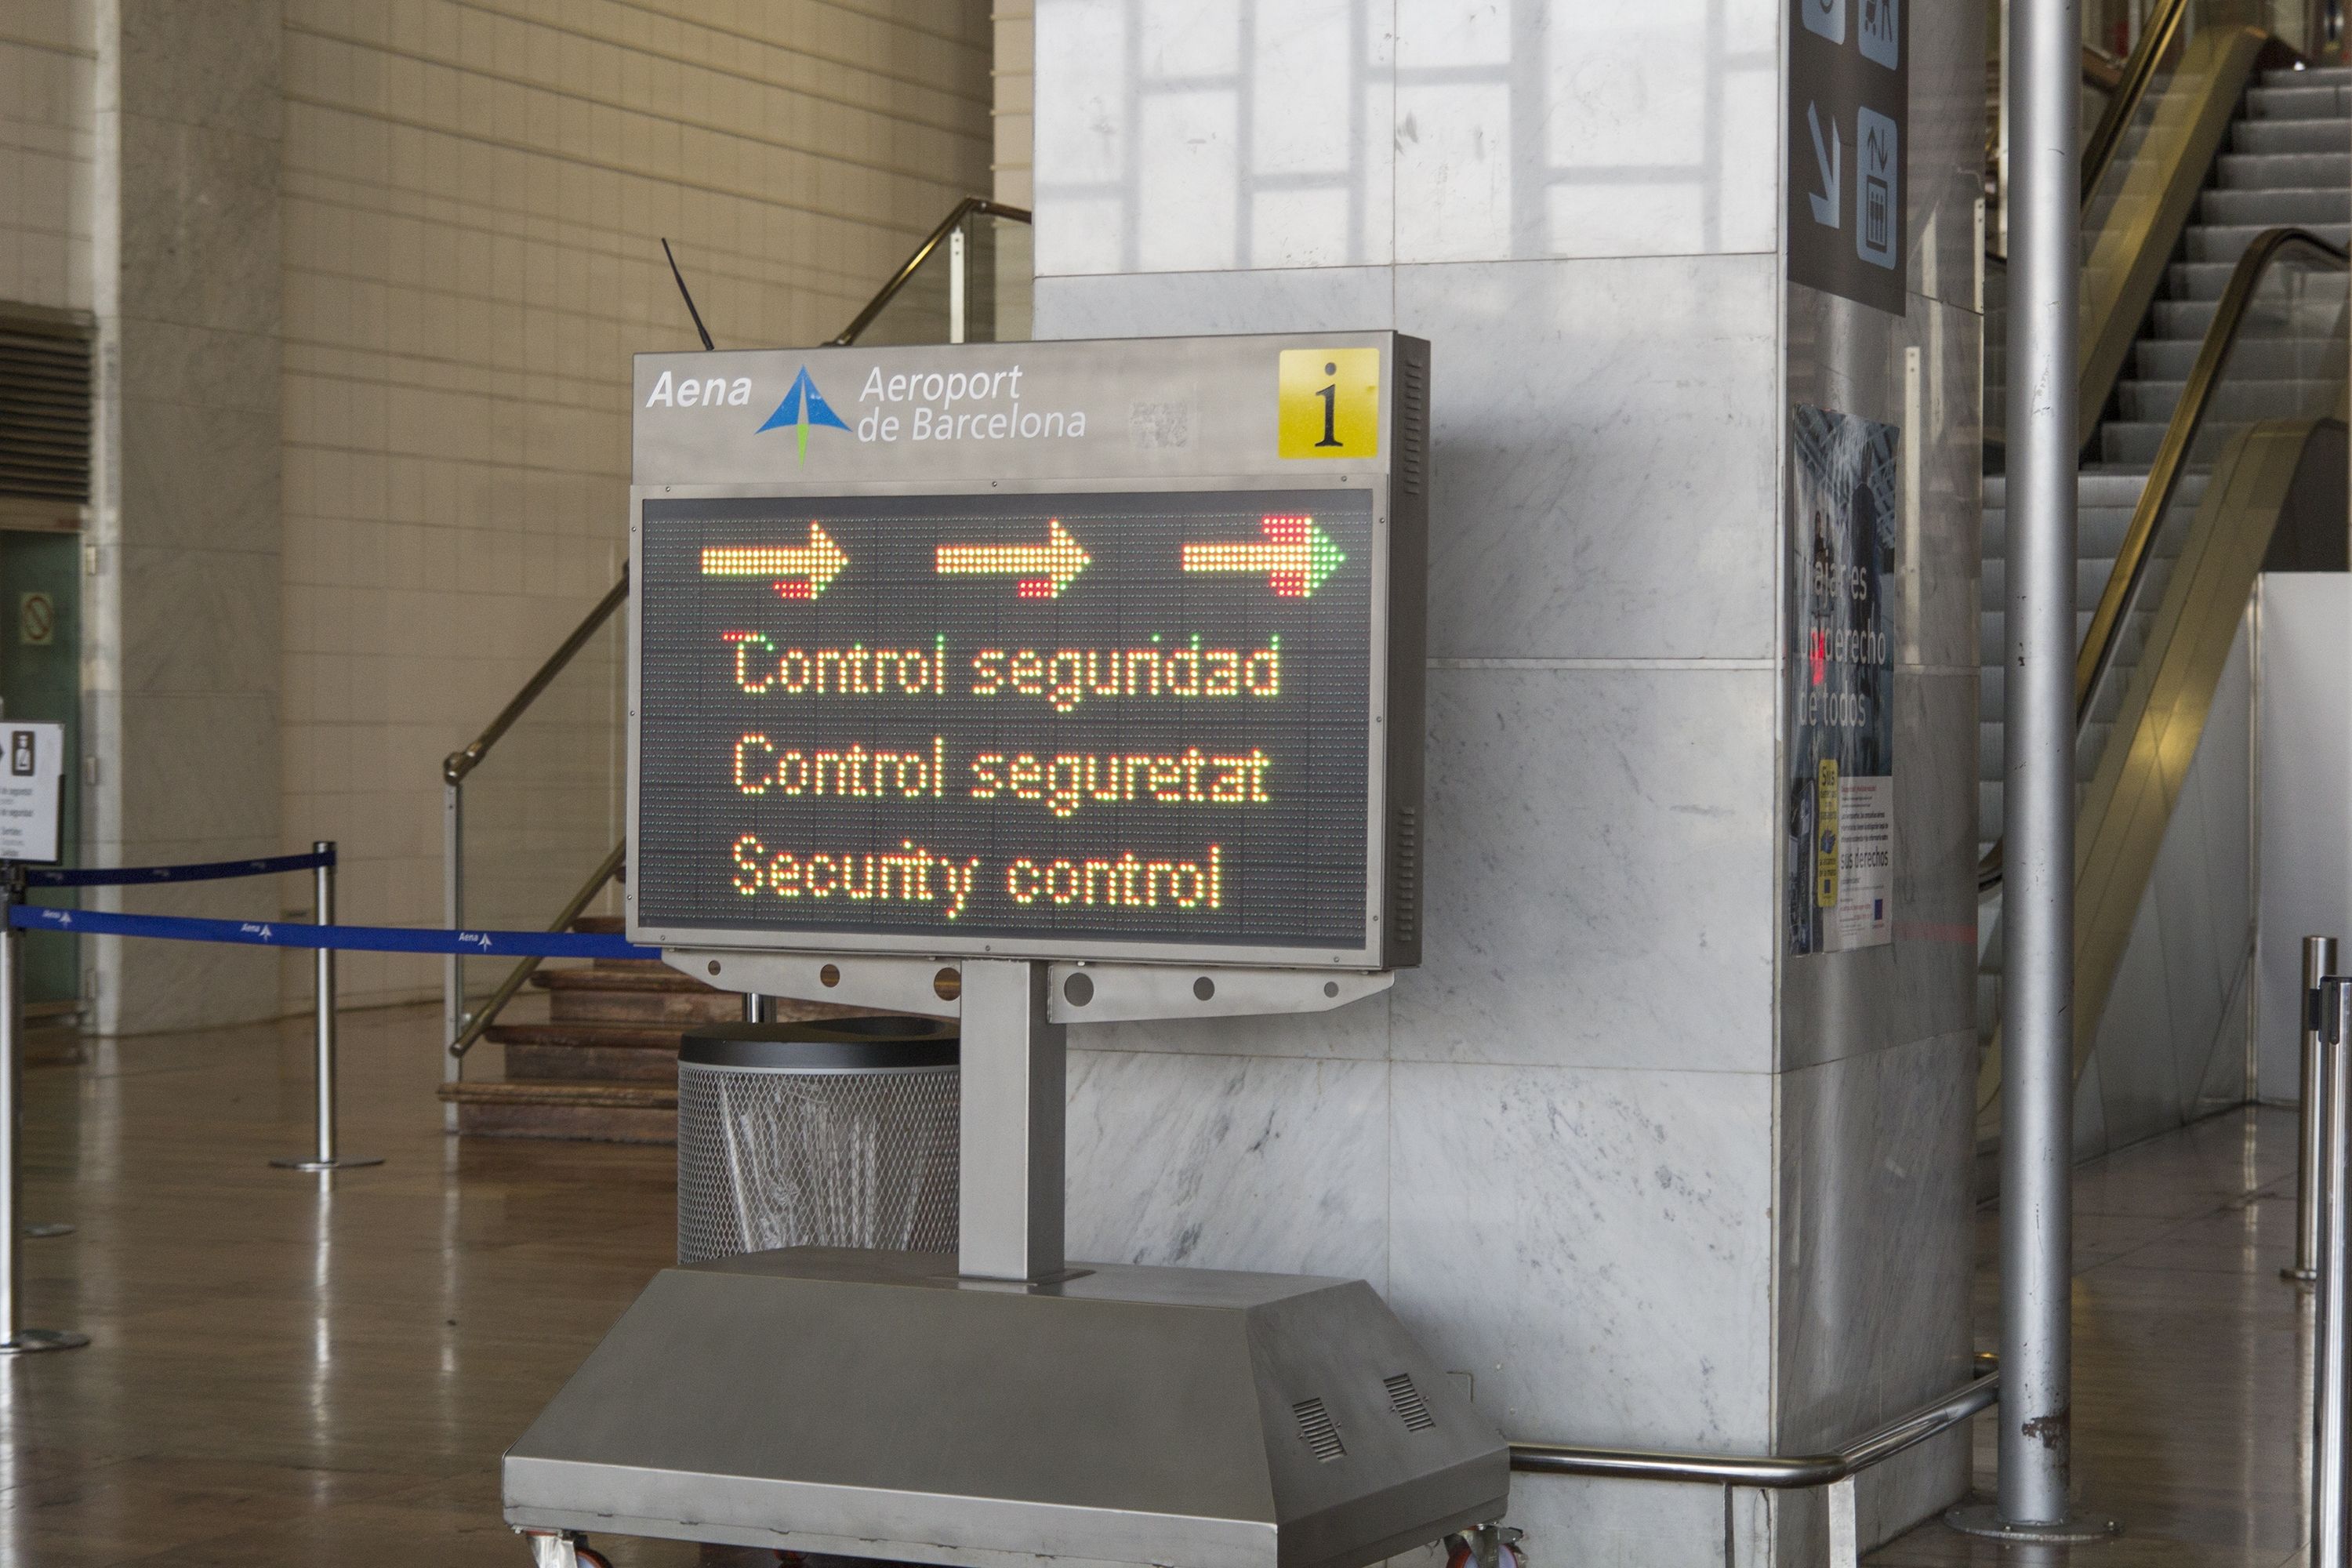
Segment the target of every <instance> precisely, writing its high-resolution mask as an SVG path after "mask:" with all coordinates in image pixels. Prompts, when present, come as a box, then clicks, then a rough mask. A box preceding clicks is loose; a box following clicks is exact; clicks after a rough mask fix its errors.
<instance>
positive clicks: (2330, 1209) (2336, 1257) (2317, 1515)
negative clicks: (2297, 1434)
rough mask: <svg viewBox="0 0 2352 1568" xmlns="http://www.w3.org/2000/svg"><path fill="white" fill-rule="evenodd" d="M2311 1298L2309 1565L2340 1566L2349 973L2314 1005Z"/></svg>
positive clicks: (2351, 1158) (2351, 1243)
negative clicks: (2314, 1276) (2317, 1066)
mask: <svg viewBox="0 0 2352 1568" xmlns="http://www.w3.org/2000/svg"><path fill="white" fill-rule="evenodd" d="M2320 1026H2321V1037H2322V1038H2321V1047H2320V1058H2321V1062H2322V1067H2321V1075H2322V1079H2323V1081H2324V1082H2325V1084H2326V1088H2325V1089H2324V1091H2323V1092H2322V1094H2321V1096H2320V1107H2321V1109H2320V1113H2319V1137H2320V1141H2321V1147H2322V1157H2321V1161H2320V1171H2321V1182H2320V1196H2319V1213H2320V1247H2319V1286H2318V1300H2317V1301H2316V1302H2315V1307H2316V1309H2317V1310H2316V1311H2315V1313H2314V1320H2315V1327H2316V1332H2315V1334H2314V1336H2313V1344H2312V1353H2311V1375H2312V1400H2311V1410H2312V1428H2313V1430H2312V1444H2311V1568H2347V1563H2346V1555H2345V1548H2346V1515H2345V1479H2346V1478H2345V1464H2346V1461H2347V1454H2352V1449H2347V1416H2352V1410H2347V1399H2346V1394H2347V1387H2346V1377H2345V1374H2346V1373H2347V1364H2346V1360H2345V1349H2346V1334H2347V1327H2352V1289H2347V1287H2352V1047H2347V1043H2346V1042H2347V1040H2352V981H2344V980H2329V981H2328V982H2327V983H2326V986H2325V987H2324V994H2323V999H2322V1005H2321V1009H2320Z"/></svg>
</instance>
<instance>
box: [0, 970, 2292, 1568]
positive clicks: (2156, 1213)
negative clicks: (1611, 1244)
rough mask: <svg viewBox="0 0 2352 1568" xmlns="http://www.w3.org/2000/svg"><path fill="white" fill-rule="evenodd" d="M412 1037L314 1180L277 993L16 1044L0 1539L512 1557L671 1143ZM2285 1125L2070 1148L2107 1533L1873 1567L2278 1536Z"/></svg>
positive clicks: (371, 1060)
mask: <svg viewBox="0 0 2352 1568" xmlns="http://www.w3.org/2000/svg"><path fill="white" fill-rule="evenodd" d="M433 1031H434V1019H433V1017H432V1016H431V1015H429V1014H427V1013H426V1012H425V1011H423V1010H402V1011H394V1012H385V1013H375V1014H358V1015H353V1016H351V1017H350V1018H348V1019H347V1021H346V1024H345V1030H344V1051H343V1057H344V1065H345V1093H344V1097H343V1103H344V1108H345V1114H344V1128H343V1133H344V1146H345V1148H346V1149H347V1150H349V1151H351V1152H367V1153H375V1154H382V1155H384V1156H385V1157H386V1163H385V1164H383V1166H381V1167H378V1168H376V1169H373V1170H362V1171H358V1172H353V1173H346V1174H341V1175H336V1176H331V1177H316V1176H305V1175H300V1174H297V1173H289V1172H285V1171H278V1170H272V1169H271V1168H269V1166H268V1163H267V1162H268V1159H269V1158H270V1157H271V1156H273V1155H281V1154H289V1153H299V1152H304V1151H305V1150H306V1149H307V1146H308V1140H309V1136H310V1124H309V1116H310V1067H309V1040H308V1036H307V1030H306V1028H305V1027H304V1026H303V1025H302V1024H301V1023H300V1022H299V1021H297V1022H295V1023H293V1024H289V1025H288V1026H283V1027H278V1028H257V1029H243V1030H225V1031H220V1032H217V1033H213V1034H206V1035H194V1036H187V1037H178V1038H172V1039H159V1040H140V1041H133V1042H129V1043H125V1044H121V1045H118V1046H111V1047H103V1048H100V1049H99V1050H97V1051H96V1053H95V1054H94V1055H93V1056H92V1058H90V1059H89V1060H88V1061H86V1062H82V1063H79V1064H72V1063H52V1064H50V1065H43V1066H36V1067H34V1068H32V1069H30V1070H29V1071H28V1073H27V1079H26V1094H27V1101H28V1116H27V1122H28V1128H29V1131H28V1135H27V1147H28V1153H29V1163H28V1166H27V1173H26V1197H27V1202H28V1205H29V1209H30V1217H32V1218H34V1219H37V1220H42V1219H47V1220H64V1221H69V1222H71V1223H73V1224H75V1225H77V1226H79V1231H78V1232H77V1233H76V1234H75V1235H73V1236H70V1237H62V1238H59V1239H55V1240H45V1241H35V1242H31V1243H29V1244H28V1254H27V1257H28V1287H27V1289H28V1294H29V1297H30V1302H31V1305H30V1308H29V1310H28V1312H27V1318H26V1321H27V1322H28V1323H30V1324H31V1325H33V1326H38V1327H51V1328H72V1329H79V1330H81V1331H85V1332H87V1333H89V1335H90V1336H91V1337H92V1339H93V1341H94V1342H93V1343H92V1344H91V1346H90V1347H89V1348H88V1349H86V1350H79V1351H72V1352H61V1353H57V1354H51V1355H45V1356H38V1357H33V1358H29V1359H26V1360H21V1361H17V1362H15V1363H0V1568H16V1565H19V1564H40V1565H42V1568H100V1565H111V1564H128V1563H150V1564H159V1565H160V1564H172V1565H173V1568H295V1565H300V1568H315V1565H318V1564H325V1563H419V1564H433V1565H436V1568H441V1565H452V1568H466V1565H471V1564H476V1563H482V1564H503V1565H504V1568H525V1565H526V1564H527V1563H528V1554H527V1553H526V1552H525V1551H524V1550H523V1548H522V1546H521V1544H520V1542H518V1541H517V1540H516V1539H515V1538H514V1537H513V1536H512V1535H510V1534H509V1532H508V1531H506V1529H505V1528H504V1526H503V1525H502V1524H501V1523H500V1522H499V1511H498V1494H497V1484H498V1483H497V1456H498V1454H499V1450H500V1449H501V1448H502V1447H504V1446H505V1445H506V1444H507V1443H508V1442H509V1441H510V1440H511V1439H512V1438H513V1437H514V1436H515V1435H516V1434H517V1433H518V1432H520V1430H521V1429H522V1427H523V1426H525V1425H526V1424H527V1423H528V1422H529V1421H530V1417H531V1416H532V1415H535V1414H536V1413H537V1411H538V1409H539V1407H540V1406H541V1404H542V1403H543V1402H544V1401H545V1400H546V1399H547V1397H548V1395H549V1394H551V1393H552V1392H553V1391H554V1389H555V1388H556V1387H557V1386H558V1385H559V1384H561V1383H562V1380H563V1378H564V1377H565V1375H566V1374H568V1373H569V1372H570V1371H571V1369H572V1367H573V1366H574V1365H575V1364H576V1363H578V1361H579V1359H580V1358H581V1356H582V1355H583V1353H584V1352H586V1350H587V1349H588V1347H589V1346H590V1345H591V1344H593V1342H594V1341H595V1339H596V1337H597V1336H598V1335H599V1334H600V1333H602V1332H603V1331H604V1328H605V1327H606V1325H607V1324H609V1323H610V1321H612V1319H613V1317H614V1314H615V1313H616V1312H617V1311H618V1310H619V1308H620V1307H621V1306H622V1305H623V1304H624V1303H625V1302H626V1301H627V1300H629V1299H630V1297H631V1296H632V1295H634V1293H635V1291H636V1289H638V1287H639V1286H640V1285H642V1284H643V1283H644V1281H645V1279H646V1276H647V1275H648V1274H650V1273H651V1272H652V1271H653V1270H654V1269H656V1268H659V1267H660V1266H661V1265H662V1264H664V1263H665V1262H667V1261H668V1259H669V1257H670V1247H671V1237H672V1226H673V1220H672V1210H671V1204H672V1201H673V1200H672V1185H671V1164H670V1161H671V1156H670V1153H669V1151H667V1150H666V1149H638V1148H622V1147H613V1146H603V1145H593V1144H564V1143H507V1144H480V1143H476V1144H470V1145H467V1146H464V1147H460V1146H459V1145H457V1143H456V1142H453V1141H451V1140H447V1139H445V1138H444V1137H443V1136H442V1134H441V1133H440V1131H439V1130H438V1117H437V1108H436V1107H435V1105H434V1104H433V1101H432V1086H433V1083H434V1081H435V1079H436V1075H437V1072H438V1066H437V1059H436V1041H435V1038H434V1033H433ZM2293 1163H2294V1122H2293V1120H2292V1118H2291V1117H2290V1116H2288V1115H2286V1114H2284V1113H2281V1112H2277V1111H2260V1112H2254V1113H2251V1114H2246V1113H2232V1114H2231V1115H2229V1116H2225V1117H2221V1118H2217V1119H2215V1120H2213V1121H2207V1122H2204V1123H2201V1124H2200V1125H2199V1126H2197V1127H2194V1128H2191V1129H2189V1130H2188V1131H2184V1132H2182V1133H2179V1134H2177V1135H2174V1136H2172V1137H2170V1138H2167V1139H2164V1140H2161V1141H2159V1142H2156V1143H2153V1144H2148V1145H2144V1146H2142V1147H2140V1148H2137V1149H2134V1150H2129V1151H2126V1152H2123V1153H2121V1154H2117V1155H2115V1156H2112V1157H2110V1158H2109V1159H2106V1160H2105V1161H2102V1162H2100V1163H2097V1164H2095V1165H2093V1166H2090V1167H2086V1168H2085V1169H2084V1172H2083V1173H2082V1174H2081V1176H2080V1178H2079V1181H2078V1184H2077V1193H2078V1207H2079V1215H2078V1219H2077V1222H2076V1224H2077V1231H2076V1235H2077V1254H2078V1266H2079V1268H2080V1270H2081V1272H2080V1274H2079V1276H2078V1279H2077V1282H2076V1292H2075V1318H2076V1323H2077V1325H2078V1330H2077V1331H2078V1336H2079V1337H2078V1341H2077V1343H2078V1361H2077V1369H2078V1379H2077V1392H2076V1433H2077V1450H2076V1451H2077V1454H2078V1456H2079V1468H2080V1471H2081V1473H2082V1476H2083V1478H2084V1485H2085V1487H2086V1489H2088V1491H2089V1493H2090V1495H2091V1497H2092V1499H2093V1500H2094V1501H2095V1502H2096V1503H2097V1504H2099V1505H2101V1506H2103V1507H2105V1508H2108V1509H2111V1510H2115V1511H2116V1512H2118V1513H2120V1514H2121V1515H2122V1516H2123V1518H2124V1519H2125V1520H2126V1524H2127V1532H2126V1535H2125V1536H2124V1537H2123V1538H2122V1539H2121V1540H2120V1541H2117V1542H2113V1543H2111V1544H2107V1545H2104V1546H2100V1547H2096V1548H2092V1549H2084V1550H2079V1551H2077V1552H2075V1553H2074V1556H2073V1557H2072V1558H2069V1557H2068V1556H2067V1554H2065V1553H2063V1552H2044V1551H2038V1550H2036V1549H2031V1548H2010V1549H2002V1548H2000V1547H1997V1546H1993V1545H1991V1544H1990V1543H1984V1542H1971V1541H1969V1540H1967V1539H1966V1538H1963V1537H1959V1536H1956V1535H1954V1534H1952V1533H1951V1532H1950V1531H1946V1530H1944V1529H1943V1528H1942V1527H1941V1526H1930V1527H1928V1528H1927V1529H1924V1530H1922V1531H1916V1532H1914V1533H1913V1534H1912V1535H1911V1536H1910V1537H1908V1538H1906V1539H1905V1540H1903V1541H1901V1542H1895V1543H1894V1544H1893V1545H1891V1546H1888V1547H1886V1548H1885V1549H1884V1550H1882V1551H1881V1552H1878V1553H1876V1554H1875V1555H1874V1557H1872V1558H1871V1561H1872V1562H1873V1563H1880V1564H1884V1565H1885V1568H1929V1565H1934V1568H1944V1565H1949V1564H1974V1563H1983V1564H1991V1563H2002V1564H2005V1565H2009V1568H2033V1565H2036V1564H2040V1563H2064V1562H2071V1561H2079V1562H2081V1563H2085V1564H2099V1565H2102V1568H2140V1565H2141V1564H2156V1563H2163V1564H2182V1565H2189V1568H2202V1565H2206V1564H2224V1563H2226V1564H2248V1565H2260V1568H2276V1565H2279V1564H2283V1563H2292V1562H2295V1561H2298V1560H2299V1556H2298V1553H2297V1551H2296V1547H2297V1541H2298V1537H2299V1535H2300V1530H2301V1526H2300V1522H2299V1521H2300V1518H2301V1503H2300V1492H2301V1485H2302V1475H2303V1467H2304V1443H2305V1438H2304V1433H2305V1428H2306V1426H2307V1423H2306V1420H2305V1395H2304V1393H2303V1381H2302V1380H2303V1376H2304V1374H2303V1372H2302V1368H2303V1366H2304V1358H2305V1354H2306V1353H2307V1348H2306V1347H2307V1334H2308V1327H2307V1323H2308V1313H2307V1310H2306V1309H2305V1308H2304V1307H2303V1306H2302V1305H2301V1304H2300V1303H2299V1300H2298V1293H2297V1292H2295V1291H2294V1289H2291V1288H2289V1287H2286V1286H2284V1285H2283V1284H2281V1283H2280V1281H2279V1279H2278V1277H2277V1271H2278V1268H2279V1266H2280V1265H2281V1264H2282V1263H2283V1262H2284V1261H2285V1260H2286V1258H2287V1253H2288V1249H2289V1247H2290V1242H2291V1234H2290V1233H2291V1230H2292V1226H2293V1215H2294V1203H2293V1198H2292V1192H2293V1188H2292V1180H2293V1177H2292V1169H2293ZM1991 1235H1992V1232H1991V1230H1990V1221H1988V1228H1987V1230H1986V1233H1985V1239H1986V1243H1987V1246H1988V1247H1990V1240H1991ZM1990 1288H1991V1281H1990V1276H1989V1275H1988V1276H1987V1277H1986V1278H1985V1279H1984V1280H1983V1281H1982V1282H1981V1283H1980V1287H1979V1289H1980V1291H1981V1292H1983V1294H1981V1296H1980V1300H1979V1321H1980V1322H1982V1323H1985V1324H1987V1325H1990V1323H1991V1322H1992V1321H1993V1319H1992V1300H1991V1296H1990ZM1979 1428H1980V1431H1979V1438H1980V1448H1981V1447H1983V1446H1984V1444H1985V1443H1987V1442H1989V1439H1990V1425H1989V1424H1988V1423H1984V1422H1979ZM1979 1459H1980V1463H1982V1464H1983V1465H1984V1466H1985V1467H1986V1468H1987V1474H1988V1477H1989V1474H1990V1468H1989V1467H1990V1453H1989V1452H1980V1455H1979ZM599 1544H600V1545H604V1546H605V1547H606V1549H607V1550H609V1551H610V1552H612V1555H613V1557H614V1561H615V1563H617V1564H622V1565H626V1564H631V1563H637V1564H663V1565H669V1564H685V1563H691V1562H693V1561H694V1560H695V1558H694V1553H693V1552H691V1551H690V1550H689V1549H686V1548H682V1547H678V1546H674V1545H666V1544H661V1543H654V1542H628V1541H618V1540H615V1541H609V1542H599ZM1530 1544H1531V1545H1537V1544H1538V1543H1533V1542H1531V1543H1530ZM1532 1560H1533V1561H1534V1562H1535V1563H1536V1564H1537V1568H1574V1565H1573V1564H1571V1563H1567V1562H1564V1561H1561V1560H1560V1559H1559V1558H1556V1557H1549V1558H1548V1557H1546V1556H1544V1555H1543V1554H1542V1553H1541V1552H1540V1551H1538V1552H1537V1553H1536V1554H1535V1556H1534V1558H1533V1559H1532Z"/></svg>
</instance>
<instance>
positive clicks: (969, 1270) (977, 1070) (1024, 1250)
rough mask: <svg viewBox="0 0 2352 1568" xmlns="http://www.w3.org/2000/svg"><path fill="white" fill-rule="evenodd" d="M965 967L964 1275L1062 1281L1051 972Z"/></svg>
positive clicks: (1016, 965)
mask: <svg viewBox="0 0 2352 1568" xmlns="http://www.w3.org/2000/svg"><path fill="white" fill-rule="evenodd" d="M962 967H963V992H962V1012H963V1060H962V1074H961V1077H962V1117H961V1122H962V1126H961V1132H962V1139H963V1153H962V1161H961V1175H960V1182H961V1189H960V1193H959V1201H958V1237H957V1256H956V1268H957V1271H958V1272H959V1273H961V1274H963V1275H964V1276H966V1277H967V1278H970V1279H1025V1280H1030V1281H1033V1282H1034V1281H1043V1280H1047V1279H1058V1278H1060V1277H1061V1276H1062V1273H1063V1267H1062V1264H1063V1260H1062V1161H1063V1153H1064V1138H1065V1133H1066V1121H1067V1113H1066V1107H1065V1103H1064V1098H1063V1097H1064V1095H1065V1094H1066V1091H1067V1073H1066V1060H1067V1049H1066V1030H1065V1028H1064V1026H1062V1025H1059V1024H1056V1023H1054V1022H1053V1021H1052V1020H1051V1019H1050V1018H1048V1017H1047V1016H1046V1010H1045V965H1044V964H1042V963H1026V962H1023V961H1019V960H1013V959H1002V958H994V959H967V960H966V961H965V962H964V963H963V966H962Z"/></svg>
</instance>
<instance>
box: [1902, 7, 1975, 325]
mask: <svg viewBox="0 0 2352 1568" xmlns="http://www.w3.org/2000/svg"><path fill="white" fill-rule="evenodd" d="M1987 4H1988V0H1941V3H1939V4H1937V5H1913V6H1911V7H1910V12H1911V14H1910V16H1908V17H1907V18H1906V20H1907V21H1908V22H1909V23H1910V27H1911V61H1912V65H1911V116H1910V125H1909V128H1908V130H1909V135H1910V145H1909V146H1908V147H1906V148H1905V149H1904V156H1903V163H1904V177H1905V178H1906V179H1907V180H1909V181H1910V182H1911V190H1910V196H1909V204H1908V205H1909V216H1910V236H1909V238H1910V245H1909V262H1910V266H1909V272H1908V279H1907V281H1908V286H1909V288H1910V290H1911V292H1913V293H1914V294H1919V295H1924V296H1926V297H1927V298H1928V299H1931V300H1942V301H1943V302H1944V303H1946V304H1948V305H1955V306H1958V307H1960V308H1961V309H1963V310H1973V309H1975V308H1976V295H1977V268H1978V267H1979V264H1980V258H1982V256H1983V255H1984V238H1983V236H1982V235H1981V234H1980V233H1979V230H1978V227H1977V224H1978V221H1979V214H1978V209H1979V204H1981V202H1982V201H1983V199H1984V147H1985V92H1984V59H1985V39H1986V36H1987V35H1986V25H1985V7H1986V5H1987Z"/></svg>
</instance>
